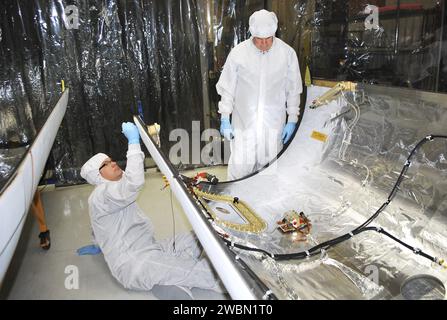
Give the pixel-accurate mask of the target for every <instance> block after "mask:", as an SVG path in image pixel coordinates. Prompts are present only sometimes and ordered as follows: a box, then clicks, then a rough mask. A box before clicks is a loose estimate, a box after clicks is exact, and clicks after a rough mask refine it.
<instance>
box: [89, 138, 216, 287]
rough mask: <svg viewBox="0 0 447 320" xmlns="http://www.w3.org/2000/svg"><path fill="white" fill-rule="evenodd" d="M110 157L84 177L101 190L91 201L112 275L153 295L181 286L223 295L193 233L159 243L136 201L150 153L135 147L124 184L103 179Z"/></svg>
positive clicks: (97, 159) (96, 161)
mask: <svg viewBox="0 0 447 320" xmlns="http://www.w3.org/2000/svg"><path fill="white" fill-rule="evenodd" d="M106 158H107V156H106V155H101V154H100V155H96V156H94V157H92V158H91V159H90V160H89V161H87V162H86V163H85V164H84V166H83V167H82V169H81V176H82V177H84V178H85V179H86V180H87V181H88V182H89V183H91V184H95V185H96V187H95V189H94V191H93V192H92V194H91V195H90V197H89V199H88V203H89V209H90V210H89V211H90V220H91V225H92V229H93V233H94V236H95V240H96V242H97V243H98V245H99V246H100V248H101V250H102V252H103V253H104V258H105V260H106V262H107V265H108V266H109V268H110V271H111V272H112V275H113V276H114V277H115V278H116V279H117V280H118V281H119V282H120V283H121V284H122V285H123V286H124V287H126V288H128V289H136V290H150V289H152V287H153V286H154V285H156V284H158V285H178V286H183V287H188V288H191V287H199V288H203V289H212V290H215V291H223V290H222V288H221V286H220V281H219V280H217V278H216V277H215V274H214V272H213V269H212V268H211V265H210V264H209V262H208V260H206V259H204V258H199V256H200V254H201V251H202V249H201V247H200V246H199V244H198V241H197V239H196V237H195V236H194V235H193V234H183V235H178V236H177V237H176V241H175V243H176V247H175V251H174V250H173V246H172V239H169V240H165V241H157V240H155V238H154V230H153V226H152V223H151V221H150V220H149V218H148V217H146V216H145V215H144V214H143V213H142V212H141V210H140V208H139V207H138V205H137V203H136V199H137V196H138V193H139V191H140V190H141V189H142V187H143V185H144V166H143V160H144V154H143V152H141V148H140V145H139V144H129V149H128V152H127V166H126V171H125V172H124V173H123V176H122V178H121V179H120V180H119V181H108V180H106V179H104V178H102V177H101V178H100V177H98V174H99V167H100V166H101V163H102V162H103V161H104V160H105V159H106Z"/></svg>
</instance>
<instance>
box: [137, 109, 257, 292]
mask: <svg viewBox="0 0 447 320" xmlns="http://www.w3.org/2000/svg"><path fill="white" fill-rule="evenodd" d="M134 122H135V124H136V125H137V127H138V130H139V132H140V135H141V139H142V141H143V143H144V144H145V146H146V148H147V149H148V151H149V153H150V154H151V156H152V158H153V159H154V161H155V163H156V164H157V166H158V168H159V169H160V170H161V172H162V173H163V174H164V175H165V176H166V178H167V179H168V181H169V187H170V188H171V190H172V192H174V194H175V196H176V198H177V200H178V201H179V202H180V205H181V206H182V208H183V210H184V211H185V214H186V216H187V217H188V219H189V221H190V223H191V225H192V227H193V229H194V232H195V233H196V235H197V237H198V239H199V240H200V243H201V244H202V246H203V248H204V249H205V251H206V253H207V255H208V257H209V259H210V260H211V263H212V264H213V266H214V268H215V269H216V271H217V273H218V274H219V276H220V278H221V280H222V282H223V284H224V285H225V287H226V289H227V290H228V293H229V294H230V295H231V298H233V299H236V300H254V299H258V298H257V297H256V295H255V293H254V292H253V290H252V289H251V288H250V285H249V284H248V283H247V281H246V280H245V278H244V277H243V276H242V274H241V272H240V270H239V269H238V267H237V266H236V265H235V263H234V258H233V257H231V256H230V254H229V253H228V248H227V247H226V246H225V245H224V244H223V243H222V241H221V240H220V239H219V238H218V237H217V236H216V234H215V232H214V230H213V229H212V227H211V226H210V224H209V223H208V221H207V220H206V218H205V217H204V215H203V214H202V212H200V211H199V209H198V208H197V204H195V202H194V200H193V199H191V197H190V196H189V195H188V193H187V192H188V191H187V190H186V188H185V186H184V185H183V184H182V182H180V181H179V180H178V178H177V177H176V173H175V170H173V169H172V167H171V166H170V164H168V161H169V160H168V159H165V158H164V156H163V155H162V154H161V152H160V151H159V150H158V148H157V147H156V145H155V143H154V141H153V140H152V138H151V137H150V136H149V134H148V133H147V129H146V128H144V127H143V125H142V123H141V122H140V121H139V119H138V118H137V117H134Z"/></svg>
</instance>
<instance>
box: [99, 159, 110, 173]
mask: <svg viewBox="0 0 447 320" xmlns="http://www.w3.org/2000/svg"><path fill="white" fill-rule="evenodd" d="M112 162H113V160H112V159H110V160H106V161H104V162H103V163H102V165H101V166H100V167H99V171H101V169H102V168H104V167H105V166H106V165H109V164H111V163H112Z"/></svg>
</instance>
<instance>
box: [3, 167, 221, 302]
mask: <svg viewBox="0 0 447 320" xmlns="http://www.w3.org/2000/svg"><path fill="white" fill-rule="evenodd" d="M204 170H205V169H202V170H194V171H192V172H185V173H184V174H186V175H191V176H192V175H193V174H194V172H200V171H204ZM206 171H208V172H210V173H212V174H215V175H216V176H217V177H218V178H220V179H222V180H224V179H225V177H226V168H225V167H214V168H212V169H210V168H207V169H206ZM162 188H163V181H162V174H161V173H159V172H157V171H156V170H155V169H148V170H147V172H146V184H145V187H144V189H143V191H142V192H141V194H140V196H139V198H138V204H139V205H140V207H141V208H142V209H143V211H144V212H145V213H146V214H147V215H148V216H149V217H150V219H151V220H152V222H153V224H154V226H155V230H156V234H155V236H156V238H158V239H163V238H167V237H171V236H172V235H173V218H172V213H171V212H172V210H171V192H170V189H169V188H166V189H164V190H161V189H162ZM91 191H92V187H91V186H89V185H81V186H73V187H65V188H56V189H54V187H51V186H48V187H46V188H45V189H44V190H43V192H42V201H43V204H44V207H45V212H46V218H47V224H48V227H49V229H50V232H51V249H50V250H49V251H43V250H42V249H40V247H39V239H38V237H37V235H38V233H39V231H38V225H37V222H36V221H35V219H34V217H33V216H32V215H31V214H29V215H28V218H27V221H26V223H25V226H24V228H23V232H22V235H21V238H20V241H19V244H18V246H17V249H16V252H15V255H14V257H13V259H12V261H11V264H10V267H9V270H8V273H7V274H6V277H5V280H4V282H3V285H2V288H1V291H0V298H1V299H149V300H153V299H189V296H188V295H186V294H185V293H184V292H182V291H181V290H179V289H177V288H175V287H163V288H160V287H154V289H153V290H151V291H150V292H137V291H131V290H126V289H125V288H124V287H122V286H121V284H120V283H118V282H117V281H116V280H115V279H114V278H113V277H112V275H111V274H110V271H109V269H108V267H107V265H106V263H105V261H104V258H103V256H102V254H100V255H95V256H78V255H77V254H76V249H78V248H79V247H82V246H84V245H88V244H90V243H91V229H90V222H89V216H88V205H87V199H88V196H89V194H90V192H91ZM172 200H173V211H174V217H175V219H174V221H175V232H176V234H178V233H181V232H184V231H189V230H191V226H190V224H189V222H188V220H187V218H186V216H185V215H184V213H183V211H182V209H181V207H180V206H179V204H178V203H177V201H176V200H175V197H174V196H173V195H172ZM76 272H77V273H78V276H79V277H78V279H79V282H78V288H77V289H76V283H75V282H73V281H71V280H72V279H73V278H74V276H75V273H76ZM67 284H68V286H67ZM67 287H68V289H67ZM70 287H74V288H71V289H70ZM192 293H193V298H194V299H228V296H224V295H221V294H218V293H215V292H213V291H208V290H199V289H193V290H192Z"/></svg>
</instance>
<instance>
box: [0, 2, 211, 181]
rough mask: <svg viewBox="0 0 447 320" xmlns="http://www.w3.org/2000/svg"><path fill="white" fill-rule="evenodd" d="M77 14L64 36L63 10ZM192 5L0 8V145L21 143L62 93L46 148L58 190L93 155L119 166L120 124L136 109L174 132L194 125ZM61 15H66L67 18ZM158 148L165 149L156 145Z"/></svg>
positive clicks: (198, 94)
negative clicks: (58, 119) (62, 112)
mask: <svg viewBox="0 0 447 320" xmlns="http://www.w3.org/2000/svg"><path fill="white" fill-rule="evenodd" d="M69 5H75V6H76V7H77V8H78V10H79V25H78V28H72V29H67V27H66V26H65V24H64V21H63V16H64V8H66V7H67V6H69ZM196 6H197V4H196V1H187V0H185V1H128V0H126V1H100V0H98V1H61V0H50V1H47V0H45V1H43V0H42V1H28V0H26V1H2V3H1V4H0V10H1V23H0V27H1V31H0V50H1V82H0V119H1V120H0V121H1V126H0V144H1V147H3V148H5V147H8V146H10V145H11V141H16V142H17V143H22V144H26V143H29V141H31V140H32V139H33V137H34V134H35V132H36V130H38V128H39V126H41V125H42V123H43V122H44V121H43V120H44V119H45V116H46V114H48V112H47V111H48V108H51V106H52V105H54V102H55V101H56V100H55V99H56V98H57V97H59V95H60V93H61V89H60V82H61V80H62V79H64V80H65V84H66V86H69V87H70V88H71V94H70V101H69V107H68V110H67V114H66V117H65V119H64V123H63V126H62V127H61V130H60V132H59V134H58V137H57V141H56V143H55V147H54V148H53V152H52V155H53V160H54V166H55V167H56V169H57V178H58V180H59V182H61V183H70V182H76V181H79V180H80V178H79V176H78V170H79V167H80V166H81V165H82V164H83V162H84V161H85V160H87V159H88V158H89V157H90V156H91V155H92V154H93V153H95V152H99V151H103V152H107V153H109V154H110V155H111V157H113V158H114V159H118V160H119V159H124V158H125V148H126V143H125V139H124V138H123V137H122V134H121V133H120V131H121V128H120V124H121V122H122V121H130V120H131V115H132V114H134V113H136V112H137V101H138V100H140V101H141V102H142V105H143V110H144V116H145V120H146V121H147V122H148V123H151V122H154V121H157V122H159V123H161V124H162V126H163V129H164V130H163V133H162V137H163V141H164V142H166V141H167V140H168V133H169V131H170V130H171V129H173V128H185V129H190V127H191V121H192V120H197V121H203V113H202V104H203V103H202V99H203V97H202V80H201V78H200V46H199V35H200V34H201V31H200V30H199V26H200V24H199V23H198V19H199V18H198V10H197V7H196ZM68 15H69V14H68ZM164 146H165V148H167V147H168V144H167V143H164Z"/></svg>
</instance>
